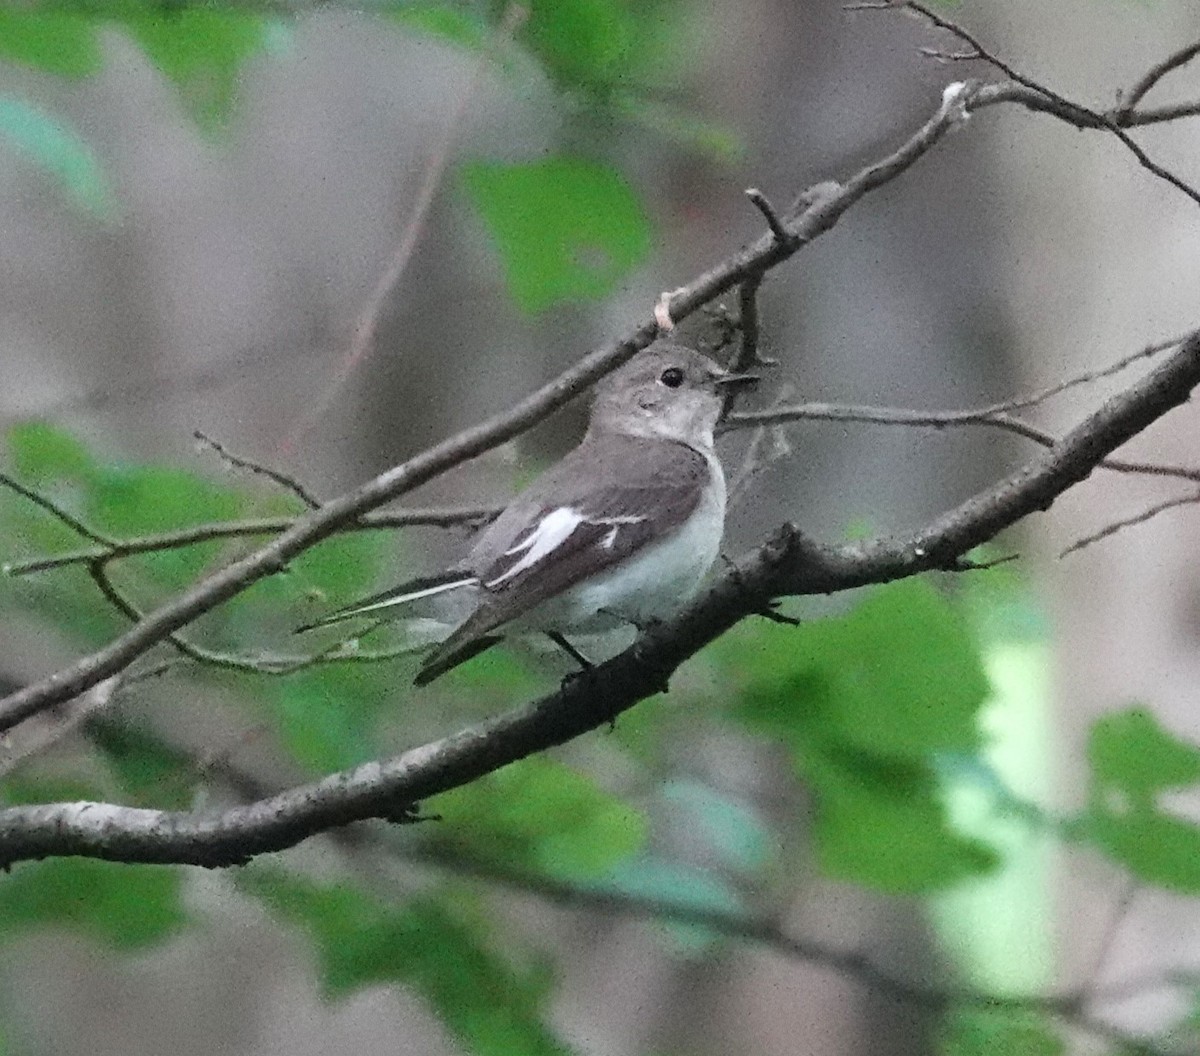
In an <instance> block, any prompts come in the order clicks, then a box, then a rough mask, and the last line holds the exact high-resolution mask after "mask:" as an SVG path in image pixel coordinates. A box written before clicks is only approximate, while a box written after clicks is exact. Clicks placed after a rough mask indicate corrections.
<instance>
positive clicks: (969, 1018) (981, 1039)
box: [938, 1007, 1066, 1056]
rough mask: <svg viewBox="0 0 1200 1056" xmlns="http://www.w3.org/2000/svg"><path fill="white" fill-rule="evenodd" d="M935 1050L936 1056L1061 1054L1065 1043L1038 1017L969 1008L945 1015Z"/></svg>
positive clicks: (997, 1008)
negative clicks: (938, 1055)
mask: <svg viewBox="0 0 1200 1056" xmlns="http://www.w3.org/2000/svg"><path fill="white" fill-rule="evenodd" d="M938 1051H939V1053H940V1056H1061V1054H1062V1053H1064V1052H1066V1043H1065V1042H1064V1041H1063V1039H1062V1038H1060V1037H1059V1036H1058V1034H1057V1033H1056V1032H1055V1031H1054V1029H1053V1028H1052V1027H1051V1025H1050V1024H1049V1023H1048V1022H1047V1020H1046V1019H1045V1018H1044V1017H1042V1016H1038V1015H1035V1014H1033V1013H1031V1012H1024V1011H1020V1010H1013V1009H1006V1008H1003V1007H996V1008H970V1009H958V1010H956V1011H955V1012H953V1013H952V1014H951V1015H950V1016H949V1017H948V1019H947V1022H946V1024H945V1027H944V1030H943V1033H942V1037H941V1040H940V1045H939V1049H938Z"/></svg>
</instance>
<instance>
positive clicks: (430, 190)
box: [280, 3, 529, 452]
mask: <svg viewBox="0 0 1200 1056" xmlns="http://www.w3.org/2000/svg"><path fill="white" fill-rule="evenodd" d="M528 16H529V11H528V9H527V8H526V7H523V6H522V5H521V4H519V3H510V4H509V5H508V7H507V8H506V9H505V12H504V15H503V16H502V17H501V19H500V22H499V23H498V24H497V26H496V28H495V30H494V31H493V32H492V34H491V37H490V39H489V40H488V41H487V42H486V44H485V45H484V47H483V48H482V49H481V51H480V53H479V57H478V60H477V61H476V63H475V67H474V69H473V70H472V71H471V76H470V79H469V80H468V81H467V84H466V87H465V88H464V89H463V91H462V94H461V95H459V97H458V100H457V101H456V103H455V105H454V109H453V110H452V111H451V112H450V117H449V119H448V120H447V122H446V125H445V127H444V128H443V130H442V135H441V139H439V140H438V142H437V144H436V146H435V147H434V149H433V152H432V153H431V154H430V155H429V157H428V159H427V160H426V162H425V171H424V173H423V174H422V176H421V186H420V188H419V189H418V191H417V197H416V200H415V201H414V202H413V208H412V212H411V213H410V214H409V217H408V221H407V222H406V223H405V225H404V232H403V234H402V235H401V236H400V242H399V243H398V245H397V246H396V248H395V250H394V251H393V253H392V255H391V258H390V259H389V260H388V263H387V267H385V268H384V269H383V272H382V273H381V274H380V276H379V279H378V281H377V282H376V283H375V288H374V289H373V290H372V291H371V295H370V297H368V298H367V303H366V304H365V305H364V306H363V310H362V312H361V313H360V315H359V317H358V321H357V322H356V323H355V326H354V335H353V337H352V338H351V340H350V347H349V350H348V351H347V352H346V355H345V358H344V359H343V360H342V363H341V365H340V367H339V368H338V371H337V373H336V374H335V375H334V378H333V380H332V381H331V382H330V383H329V384H328V385H327V386H326V388H325V391H324V392H323V393H322V394H321V395H320V396H319V397H318V398H317V399H316V400H315V401H314V403H313V406H312V408H311V409H310V410H309V411H308V413H307V414H306V415H305V416H304V418H302V419H301V421H300V423H299V424H298V425H297V426H296V427H295V429H294V430H293V431H292V433H291V434H290V435H289V436H288V437H287V438H286V439H285V440H284V441H283V443H282V444H281V445H280V447H281V450H283V451H284V452H289V451H292V450H293V449H294V448H295V446H296V444H297V443H298V442H299V440H300V439H301V438H302V437H303V436H304V434H305V433H307V432H308V430H309V429H310V428H311V427H312V426H313V424H314V423H316V422H317V421H319V420H320V419H321V417H322V415H324V413H325V412H326V411H327V410H328V409H329V406H330V404H331V403H332V402H333V400H334V397H335V396H336V395H337V394H338V393H339V392H340V391H341V389H342V387H343V386H344V385H345V384H346V381H347V380H348V379H349V378H350V376H351V375H352V374H353V373H354V371H355V370H357V369H358V366H359V364H360V363H361V362H362V361H363V359H365V358H366V356H367V354H368V353H369V352H370V351H371V349H372V348H373V347H374V344H375V333H376V331H377V330H378V328H379V320H380V317H381V316H382V315H383V309H384V307H385V305H386V304H387V302H388V299H389V298H390V297H391V295H392V292H393V291H394V290H395V289H396V287H397V285H398V284H399V282H400V279H401V278H402V277H403V276H404V272H405V271H406V270H407V269H408V265H409V263H410V262H411V261H412V258H413V255H414V253H415V251H416V248H417V243H418V242H419V241H420V238H421V235H422V234H423V232H424V230H425V224H426V221H427V220H428V219H429V211H430V209H432V208H433V201H434V198H435V197H436V195H437V191H438V188H439V187H440V186H441V183H442V178H443V177H444V176H445V173H446V167H447V166H448V165H449V163H450V156H451V154H452V153H453V150H454V144H455V142H456V141H457V140H458V137H459V134H460V133H461V132H462V128H463V125H464V123H465V121H466V117H467V112H468V110H469V109H470V107H471V104H472V102H473V101H474V99H475V96H476V95H477V94H478V92H479V88H480V85H482V84H483V79H484V75H485V74H486V73H487V71H488V69H489V68H490V66H491V63H492V59H493V58H494V56H495V53H496V51H497V50H498V49H499V48H500V47H501V46H502V45H503V44H504V43H505V42H506V41H508V40H510V39H511V38H512V36H513V34H515V33H516V31H517V30H518V29H519V28H520V27H521V24H522V23H523V22H524V21H525V19H526V18H528Z"/></svg>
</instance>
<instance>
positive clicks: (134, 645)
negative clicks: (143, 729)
mask: <svg viewBox="0 0 1200 1056" xmlns="http://www.w3.org/2000/svg"><path fill="white" fill-rule="evenodd" d="M969 96H970V91H969V90H968V88H967V87H966V86H965V85H960V84H956V85H952V86H951V88H949V89H947V91H946V93H945V97H944V98H943V101H942V105H941V106H939V108H938V110H937V112H936V113H935V114H934V115H933V117H931V118H930V119H929V120H928V121H927V122H925V124H924V125H923V126H922V127H921V128H920V129H918V130H917V132H916V133H915V134H914V135H913V136H912V137H911V138H910V139H909V140H908V141H907V142H906V143H905V144H904V145H903V146H901V147H900V149H899V150H897V151H895V152H894V153H892V154H890V155H888V156H887V157H886V158H884V159H883V160H881V161H879V162H877V163H876V164H874V165H871V166H868V167H867V168H866V169H863V170H862V171H861V172H859V173H858V174H857V175H855V176H854V177H852V178H851V179H850V180H849V181H848V182H847V183H845V184H842V185H838V184H823V185H821V193H820V194H817V195H813V196H811V197H809V198H807V199H804V200H805V201H806V202H807V206H806V207H805V208H804V209H803V211H801V212H799V213H798V214H795V213H794V211H793V212H790V213H789V215H788V216H787V217H785V218H784V222H785V223H786V224H787V226H788V231H789V232H790V233H791V234H792V235H793V236H794V238H793V239H792V240H791V241H789V242H780V241H779V240H778V239H777V238H776V237H775V236H774V235H772V234H767V235H765V236H763V237H761V238H759V239H758V240H757V241H755V242H754V243H752V244H751V245H749V246H747V247H745V248H744V249H742V250H740V251H739V252H737V253H735V254H733V255H732V256H730V257H728V258H727V259H726V260H724V261H722V262H721V263H720V264H718V265H716V266H715V267H713V268H711V269H710V270H708V271H706V272H704V273H703V274H702V275H700V276H699V277H698V278H697V279H696V280H695V281H693V282H692V283H691V284H690V285H688V286H685V287H681V288H680V289H679V290H678V291H677V292H676V293H675V294H674V295H673V296H672V297H671V298H670V304H669V311H670V317H671V318H672V319H674V320H679V319H682V318H684V317H686V316H688V315H690V314H691V313H692V312H694V311H696V310H697V309H698V308H700V307H701V306H702V305H704V304H707V303H708V302H709V301H712V300H715V299H716V298H717V297H719V296H720V295H721V294H723V293H725V292H726V291H727V290H730V289H732V288H733V287H735V286H737V285H738V284H739V283H741V282H743V281H744V280H745V279H746V278H748V277H749V276H751V275H755V274H758V273H761V272H762V271H764V270H766V269H768V268H771V267H774V266H776V265H778V264H779V263H781V262H782V261H784V260H786V259H788V258H789V257H791V256H792V255H793V254H794V253H796V252H797V251H798V250H799V249H800V248H801V247H803V246H804V245H807V244H808V243H810V242H812V241H813V240H814V239H816V238H818V237H819V236H820V235H822V234H824V233H825V232H826V231H828V230H829V229H830V228H832V227H833V226H834V224H836V223H837V221H838V220H839V219H840V218H841V217H842V215H843V214H844V213H845V212H846V211H847V210H848V209H849V208H850V207H851V206H852V205H854V204H855V203H856V202H857V201H859V200H860V199H861V198H862V197H864V196H865V195H866V194H869V193H870V192H871V191H873V190H875V189H876V188H878V187H880V186H882V185H883V184H885V183H887V182H889V181H890V180H892V179H894V178H895V177H896V176H898V175H899V174H900V173H902V172H904V171H905V170H906V169H908V168H909V167H911V166H912V165H913V164H914V163H915V162H916V161H917V160H918V159H919V158H921V157H922V156H923V155H924V154H926V153H927V152H928V151H929V150H930V149H931V148H932V147H933V146H934V145H935V144H936V143H937V142H938V141H939V140H940V139H941V138H942V137H943V136H944V135H945V134H946V132H947V131H948V130H949V129H950V128H951V127H953V126H954V125H956V124H958V123H959V122H961V121H962V120H963V119H964V118H965V115H966V109H965V107H966V103H967V101H968V99H969ZM658 334H659V323H658V322H657V320H656V319H654V318H653V315H652V316H651V317H650V318H648V319H646V320H644V321H643V322H642V323H641V324H639V325H638V326H637V327H635V328H634V329H632V330H631V331H630V332H629V333H628V334H626V336H625V337H623V338H621V339H619V340H617V341H614V342H612V343H610V344H608V345H606V346H603V347H601V348H600V349H598V350H596V351H595V352H592V353H591V354H590V355H587V356H585V357H584V358H583V359H582V360H580V361H579V362H578V363H577V364H576V365H575V366H573V367H571V368H570V369H568V370H566V371H565V372H563V373H562V374H560V375H559V376H558V377H557V378H556V379H555V380H554V381H552V382H550V383H549V384H547V385H545V386H543V387H542V388H540V389H538V390H537V391H536V392H534V393H532V394H531V395H529V396H527V397H526V398H525V399H524V400H522V401H520V402H519V403H518V404H516V406H514V407H513V408H512V409H510V410H508V411H506V412H504V413H502V414H498V415H496V416H494V417H492V418H490V419H488V420H487V421H485V422H483V423H481V424H480V425H477V426H474V427H472V428H470V429H466V430H464V431H462V432H461V433H458V434H457V435H456V436H452V437H450V438H449V439H447V440H444V441H443V442H442V443H440V444H437V445H435V446H434V447H431V448H429V449H427V450H426V451H424V452H422V453H421V454H419V455H417V456H415V457H414V458H412V459H410V460H409V461H407V462H404V463H402V464H400V465H399V466H395V467H393V468H392V469H389V470H387V471H386V472H384V473H381V474H380V475H379V476H377V477H375V478H374V479H373V480H370V481H368V482H367V483H366V484H363V485H362V486H360V487H359V488H357V489H355V490H353V491H350V492H348V493H346V494H345V495H342V496H340V497H339V498H336V499H331V500H330V501H329V502H327V503H325V504H324V505H323V506H322V507H321V508H320V509H319V510H315V511H313V512H312V513H310V514H309V515H307V516H306V517H304V518H302V519H301V520H299V521H298V522H297V523H296V524H295V525H293V526H292V527H291V528H289V529H288V530H287V531H285V532H284V533H282V534H281V535H280V536H279V537H278V538H276V539H274V540H272V541H271V542H270V543H268V544H267V545H266V546H263V547H262V548H260V549H259V550H257V551H255V552H254V553H252V554H249V555H247V556H246V557H243V558H241V559H239V560H237V561H234V562H233V563H231V564H229V565H227V566H226V567H225V568H223V569H220V570H219V571H217V572H215V573H213V574H212V575H210V576H208V577H207V578H206V579H204V580H203V581H201V582H200V583H198V584H197V585H196V586H195V587H193V588H192V589H191V590H189V591H186V592H184V593H183V594H181V595H180V596H179V597H177V598H175V599H174V600H173V601H170V602H168V603H167V604H165V605H163V606H162V607H160V608H159V609H157V610H156V611H154V612H152V613H150V614H148V615H147V616H146V617H145V619H143V620H142V621H140V622H139V623H138V624H137V625H136V626H134V627H133V628H132V629H131V630H129V631H128V632H126V633H125V634H124V635H122V636H121V637H119V638H117V639H115V640H114V641H113V642H111V643H109V644H108V645H107V646H104V647H103V648H101V649H99V650H97V651H96V652H94V653H92V654H90V655H89V656H85V657H82V658H80V659H79V660H77V661H76V662H75V663H73V664H71V665H69V666H68V667H66V668H63V669H62V670H60V671H57V672H55V673H54V674H52V675H50V676H48V677H46V678H44V679H42V680H41V681H39V682H35V683H33V684H31V685H29V686H26V687H25V688H24V689H21V690H18V691H17V692H16V693H12V694H10V695H9V696H7V697H5V698H3V699H0V732H3V731H4V730H7V729H11V728H12V727H13V726H14V725H16V723H18V722H20V721H21V720H22V719H24V718H27V717H28V716H30V715H33V714H36V713H37V712H38V711H40V710H41V709H43V708H47V707H52V706H53V705H55V704H58V703H61V702H62V701H64V700H70V699H71V698H72V697H73V696H75V695H76V694H78V693H82V692H83V691H84V690H86V689H88V688H89V687H91V686H93V685H95V684H96V683H97V682H100V681H102V680H103V679H105V678H108V677H109V676H110V675H113V674H115V673H117V672H118V671H120V670H122V669H123V668H124V667H125V666H127V665H128V664H129V663H131V662H132V661H133V660H135V659H136V658H137V657H139V656H141V655H142V654H143V653H145V652H146V651H147V650H148V649H151V648H152V647H153V646H155V645H156V644H158V643H159V642H161V641H163V640H164V639H166V638H167V637H168V636H169V635H170V634H172V633H173V632H175V631H177V630H179V629H180V628H181V627H184V626H186V625H187V624H188V623H190V622H191V621H192V620H194V619H196V618H197V617H198V616H200V615H202V614H203V613H205V612H208V611H209V610H211V609H213V608H215V607H216V606H217V605H220V604H221V603H222V602H224V601H228V600H229V599H230V598H232V597H234V596H235V595H236V594H239V593H240V592H241V591H243V590H245V589H246V588H247V587H249V586H250V585H251V584H252V583H256V582H257V581H258V580H260V579H263V578H264V577H266V576H269V575H273V574H274V573H276V572H279V571H280V570H282V569H283V568H284V567H285V566H286V564H287V562H288V561H289V560H291V559H292V558H294V557H295V556H296V555H297V554H299V553H302V552H303V551H304V550H306V549H308V548H309V547H311V546H313V545H315V544H316V543H318V542H320V541H321V540H322V539H325V538H327V537H328V536H330V535H332V534H333V533H334V532H337V531H339V530H341V529H342V527H343V526H344V525H347V524H350V523H352V522H353V521H354V520H355V519H356V518H358V517H359V516H361V515H362V514H364V513H366V512H367V511H369V510H372V509H374V508H376V507H378V506H381V505H382V504H383V503H385V502H388V501H390V500H391V499H394V498H396V497H397V496H399V495H402V494H404V493H406V492H408V491H411V490H412V489H413V488H416V487H418V486H419V485H421V484H424V483H425V482H426V481H428V480H431V479H433V477H435V476H437V475H438V474H440V473H444V472H445V471H446V470H448V469H451V468H453V467H454V466H457V465H459V464H461V463H463V462H465V461H467V460H468V459H471V458H475V457H477V456H478V455H481V454H483V453H484V452H485V451H489V450H491V449H492V448H493V447H496V446H498V445H499V444H502V443H504V442H505V441H506V440H511V439H512V438H513V437H514V436H517V435H519V434H520V433H522V432H524V431H525V430H526V429H529V428H530V427H532V426H534V425H536V424H537V423H538V422H540V421H542V420H543V419H544V418H546V417H548V416H549V415H550V414H552V413H553V412H554V411H556V410H558V409H559V408H560V407H562V406H564V405H565V404H567V403H568V402H570V401H571V400H573V399H575V398H576V397H577V396H579V395H580V394H581V393H583V392H584V391H586V390H587V389H588V388H589V387H590V386H591V385H592V384H594V383H595V382H596V381H597V380H599V379H600V378H601V377H603V376H604V375H605V374H606V373H608V372H609V371H611V370H614V369H615V368H616V367H618V366H620V365H621V364H622V363H624V362H626V361H627V360H628V359H630V358H632V356H634V355H635V354H636V353H637V352H639V351H641V350H642V349H643V348H645V347H646V346H648V345H649V344H650V343H651V342H652V341H653V340H654V339H655V338H656V337H657V336H658Z"/></svg>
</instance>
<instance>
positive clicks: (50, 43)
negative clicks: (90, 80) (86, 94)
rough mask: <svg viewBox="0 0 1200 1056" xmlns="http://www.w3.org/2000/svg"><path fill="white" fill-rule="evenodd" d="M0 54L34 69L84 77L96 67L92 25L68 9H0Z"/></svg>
mask: <svg viewBox="0 0 1200 1056" xmlns="http://www.w3.org/2000/svg"><path fill="white" fill-rule="evenodd" d="M0 57H3V58H6V59H12V60H14V61H15V62H20V63H23V64H24V65H26V66H32V67H33V68H34V69H35V70H43V71H45V72H46V73H57V74H61V75H63V76H66V77H85V76H87V75H88V74H90V73H95V72H97V71H98V70H99V69H100V65H101V56H100V47H99V45H98V43H97V41H96V27H95V25H93V24H92V23H91V22H89V21H88V20H87V19H85V18H81V17H80V16H78V15H75V14H71V13H69V12H57V11H47V10H36V9H35V10H22V9H21V8H14V7H4V8H0Z"/></svg>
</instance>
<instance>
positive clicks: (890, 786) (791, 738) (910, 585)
mask: <svg viewBox="0 0 1200 1056" xmlns="http://www.w3.org/2000/svg"><path fill="white" fill-rule="evenodd" d="M715 652H716V656H717V658H718V660H719V661H720V662H722V663H723V664H724V665H725V666H726V667H727V668H728V669H729V674H728V676H727V677H729V678H731V679H735V680H736V679H737V678H739V677H741V678H743V679H746V678H747V677H748V684H747V685H746V687H745V689H744V691H743V693H742V695H741V698H740V700H739V702H738V704H737V706H736V708H735V710H734V717H735V718H736V719H738V720H739V721H740V722H742V723H743V724H744V725H745V726H747V727H748V728H749V729H751V730H753V731H755V732H756V733H761V734H766V735H768V736H770V737H771V738H772V739H773V740H775V741H777V742H779V743H781V744H783V745H784V746H785V747H786V748H787V749H788V751H789V753H790V754H791V757H792V760H793V763H794V765H795V767H796V770H797V772H798V773H799V774H800V776H801V777H802V778H803V780H804V781H805V782H806V784H807V785H808V786H809V787H810V788H811V789H812V792H813V794H814V798H815V801H816V824H815V830H814V836H815V840H816V847H817V852H818V858H819V860H820V863H821V865H822V868H823V869H824V870H825V872H826V873H827V874H828V875H830V876H833V877H836V878H839V879H844V880H850V881H853V882H857V883H864V884H869V885H871V886H873V887H876V888H879V889H880V890H885V891H894V892H918V891H930V890H936V889H942V888H945V887H948V886H950V885H952V884H954V883H956V882H957V881H958V880H960V879H961V878H962V877H964V876H971V875H975V874H978V873H981V872H984V871H986V870H988V869H990V868H991V867H993V866H994V865H995V863H996V856H995V854H994V852H993V851H992V850H991V849H990V848H988V847H987V846H986V845H985V844H983V843H981V842H980V841H978V840H975V839H971V838H968V837H966V836H963V835H961V834H959V833H958V832H957V831H955V828H954V826H953V825H952V824H951V823H950V820H949V817H948V814H947V810H946V806H945V804H944V802H943V797H942V791H941V785H940V781H939V778H938V773H937V767H936V761H937V758H938V756H939V755H940V754H942V753H946V752H958V753H970V752H974V751H976V750H977V749H978V747H979V743H980V738H979V731H978V726H977V715H978V711H979V709H980V707H981V706H982V704H983V703H984V701H985V699H986V696H987V692H988V686H987V680H986V678H985V676H984V673H983V668H982V664H981V660H980V656H979V651H978V647H977V646H976V644H975V642H974V641H973V640H972V638H971V636H970V633H969V630H968V628H967V626H966V621H965V620H963V619H962V618H961V617H960V616H959V614H958V613H957V612H956V610H955V609H954V607H953V606H952V605H951V604H950V603H949V602H948V601H946V600H945V599H944V598H943V597H942V596H941V595H939V594H938V593H937V592H936V591H935V590H934V589H933V588H932V587H931V586H930V585H929V584H928V583H925V582H921V581H917V580H907V581H902V582H899V583H894V584H891V585H889V586H887V587H884V588H881V589H879V590H876V591H874V592H873V593H872V594H871V595H870V596H869V597H868V598H867V600H866V601H865V602H863V603H862V604H861V605H859V606H858V608H856V609H854V610H852V611H851V612H850V613H848V614H847V615H845V616H841V617H836V618H830V619H824V620H815V621H813V622H811V623H807V624H804V625H803V626H801V627H799V628H781V627H777V626H771V627H770V628H759V629H758V630H757V631H756V632H755V633H753V634H752V635H745V636H739V635H730V636H727V638H726V640H725V641H724V642H721V643H718V649H717V650H716V651H715ZM747 669H748V670H747Z"/></svg>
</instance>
